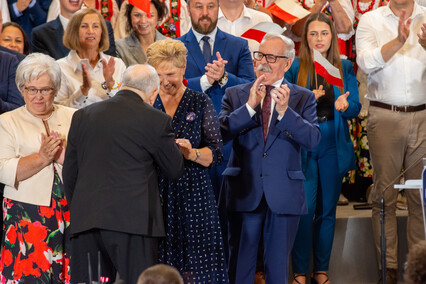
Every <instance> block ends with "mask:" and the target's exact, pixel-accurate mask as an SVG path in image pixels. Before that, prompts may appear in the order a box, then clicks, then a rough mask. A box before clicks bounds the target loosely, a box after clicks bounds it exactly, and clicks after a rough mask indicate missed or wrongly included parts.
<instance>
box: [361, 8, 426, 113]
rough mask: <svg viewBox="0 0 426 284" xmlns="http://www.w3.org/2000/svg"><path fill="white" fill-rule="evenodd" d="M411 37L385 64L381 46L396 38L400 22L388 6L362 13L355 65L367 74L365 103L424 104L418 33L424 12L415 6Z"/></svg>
mask: <svg viewBox="0 0 426 284" xmlns="http://www.w3.org/2000/svg"><path fill="white" fill-rule="evenodd" d="M410 18H411V19H412V22H411V25H410V36H409V37H408V39H407V41H406V42H405V44H404V46H403V47H402V48H401V49H400V50H399V51H398V52H397V53H396V54H395V55H393V56H392V57H391V58H390V59H389V61H388V62H385V61H384V60H383V57H382V54H381V49H382V47H383V45H385V44H386V43H388V42H389V41H391V40H393V39H395V38H396V37H397V35H398V21H399V18H398V17H397V16H395V14H394V13H393V12H392V10H391V9H390V8H389V6H385V7H380V8H377V9H376V10H374V11H371V12H368V13H365V14H364V15H363V16H362V18H361V20H360V22H359V24H358V28H357V33H356V43H357V63H358V65H359V67H360V68H361V69H362V70H363V71H364V72H365V73H367V74H368V81H367V97H366V98H367V99H369V100H372V101H380V102H383V103H386V104H391V105H411V106H416V105H420V104H425V103H426V51H425V50H424V49H423V47H422V46H421V45H420V44H419V43H418V37H417V33H419V31H420V27H421V25H422V24H423V23H424V22H426V8H424V7H421V6H419V5H417V4H416V3H414V9H413V14H412V15H411V17H410Z"/></svg>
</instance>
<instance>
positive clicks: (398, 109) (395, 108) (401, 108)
mask: <svg viewBox="0 0 426 284" xmlns="http://www.w3.org/2000/svg"><path fill="white" fill-rule="evenodd" d="M370 105H371V106H375V107H380V108H384V109H388V110H391V111H396V112H416V111H421V110H425V109H426V104H423V105H418V106H394V105H388V104H385V103H381V102H377V101H370Z"/></svg>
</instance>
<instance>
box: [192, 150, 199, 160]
mask: <svg viewBox="0 0 426 284" xmlns="http://www.w3.org/2000/svg"><path fill="white" fill-rule="evenodd" d="M195 154H196V155H197V157H196V158H195V160H194V161H193V162H196V161H197V160H198V158H200V156H201V153H200V151H199V150H198V149H195Z"/></svg>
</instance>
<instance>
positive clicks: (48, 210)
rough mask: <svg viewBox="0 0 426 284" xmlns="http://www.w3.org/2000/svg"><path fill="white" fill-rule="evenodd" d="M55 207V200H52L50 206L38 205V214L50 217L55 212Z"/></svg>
mask: <svg viewBox="0 0 426 284" xmlns="http://www.w3.org/2000/svg"><path fill="white" fill-rule="evenodd" d="M55 208H56V204H55V200H53V202H52V206H50V207H48V206H40V207H39V212H40V215H41V216H43V217H45V218H47V219H50V218H51V217H52V216H53V215H54V214H55Z"/></svg>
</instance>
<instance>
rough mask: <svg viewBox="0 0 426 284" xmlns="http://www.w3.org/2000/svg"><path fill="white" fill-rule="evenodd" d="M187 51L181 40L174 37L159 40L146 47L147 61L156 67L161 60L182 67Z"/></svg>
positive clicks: (184, 63)
mask: <svg viewBox="0 0 426 284" xmlns="http://www.w3.org/2000/svg"><path fill="white" fill-rule="evenodd" d="M187 53H188V49H186V47H185V45H184V44H183V43H182V42H181V41H178V40H174V39H164V40H159V41H156V42H154V43H153V44H151V45H150V46H149V47H148V50H147V52H146V56H147V58H148V61H147V63H148V64H150V65H152V66H154V67H155V68H157V67H158V65H160V64H161V63H162V62H164V61H169V62H172V63H173V65H174V66H176V67H178V68H184V67H185V65H186V54H187Z"/></svg>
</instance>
